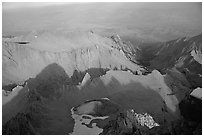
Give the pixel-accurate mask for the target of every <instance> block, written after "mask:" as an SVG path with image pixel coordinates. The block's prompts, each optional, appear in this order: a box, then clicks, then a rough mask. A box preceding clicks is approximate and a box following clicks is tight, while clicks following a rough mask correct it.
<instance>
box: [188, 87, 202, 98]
mask: <svg viewBox="0 0 204 137" xmlns="http://www.w3.org/2000/svg"><path fill="white" fill-rule="evenodd" d="M190 95H191V96H193V97H195V98H198V99H201V100H202V88H196V89H194V90H193V91H192V92H191V94H190Z"/></svg>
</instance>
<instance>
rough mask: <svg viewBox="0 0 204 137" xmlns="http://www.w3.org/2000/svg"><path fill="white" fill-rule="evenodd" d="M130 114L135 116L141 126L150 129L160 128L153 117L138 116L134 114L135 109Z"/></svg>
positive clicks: (144, 114) (145, 114) (147, 115)
mask: <svg viewBox="0 0 204 137" xmlns="http://www.w3.org/2000/svg"><path fill="white" fill-rule="evenodd" d="M130 112H131V113H132V115H134V117H135V119H136V121H137V123H139V124H140V125H141V126H146V127H148V128H149V129H151V128H153V127H157V126H159V124H158V123H156V122H155V121H154V119H153V117H152V116H151V115H149V114H147V113H143V114H138V113H136V112H134V110H133V109H131V110H130Z"/></svg>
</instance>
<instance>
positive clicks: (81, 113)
mask: <svg viewBox="0 0 204 137" xmlns="http://www.w3.org/2000/svg"><path fill="white" fill-rule="evenodd" d="M96 105H101V102H100V101H93V102H89V103H85V104H82V106H79V107H78V108H77V111H74V108H72V109H71V114H72V118H73V119H74V121H75V124H74V128H73V132H72V133H70V134H71V135H99V134H100V133H101V132H103V129H101V128H99V127H97V126H96V123H92V125H91V128H90V127H88V126H86V125H85V124H90V122H91V121H92V120H94V119H106V118H108V117H109V116H104V117H94V116H92V115H88V113H93V112H94V108H95V107H96ZM87 117H88V118H87Z"/></svg>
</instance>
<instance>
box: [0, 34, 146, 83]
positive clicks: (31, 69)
mask: <svg viewBox="0 0 204 137" xmlns="http://www.w3.org/2000/svg"><path fill="white" fill-rule="evenodd" d="M60 36H61V35H59V36H58V35H57V34H55V33H54V34H52V33H51V34H50V33H48V34H47V33H46V34H42V35H39V36H38V38H37V40H35V39H34V40H32V41H31V42H30V43H29V44H19V43H15V42H13V41H9V40H7V39H3V61H2V65H3V84H8V83H16V82H17V83H18V82H22V81H25V80H26V79H28V78H33V77H35V76H36V75H37V74H38V73H39V72H40V71H41V70H42V69H43V68H44V67H46V66H47V65H49V64H52V63H57V64H59V65H60V66H62V67H63V68H64V69H65V71H66V73H67V74H68V75H69V76H71V75H72V74H73V72H74V70H79V71H84V70H87V69H89V68H109V69H113V68H117V69H125V68H128V69H130V70H132V71H138V72H140V70H144V69H142V68H141V67H140V66H139V65H137V64H134V63H132V62H131V61H130V60H129V59H128V58H126V56H125V55H124V54H122V53H121V52H120V50H118V49H114V48H112V46H115V45H116V43H115V42H114V41H113V40H112V39H111V38H107V37H102V36H99V35H97V34H94V33H90V32H88V33H87V34H83V35H79V36H78V38H77V39H82V40H80V42H76V41H77V40H75V37H74V36H76V37H77V35H74V36H72V35H71V36H69V37H68V38H67V39H68V40H67V39H66V38H63V39H64V40H67V41H69V38H70V39H74V40H70V41H71V43H72V44H71V45H72V46H71V45H70V44H69V43H70V41H69V42H67V43H66V42H64V41H63V40H60V39H61V37H63V36H61V37H60ZM53 37H57V38H58V37H59V39H56V38H55V39H54V38H53ZM79 37H81V38H79ZM47 39H51V41H53V40H55V41H56V42H52V44H48V43H49V40H47ZM42 41H44V44H43V42H42ZM72 41H75V42H72ZM46 42H48V43H46ZM60 44H63V47H62V46H60ZM73 45H76V46H73ZM77 46H78V47H77ZM40 47H41V48H40ZM67 47H68V48H67ZM70 47H71V48H70ZM52 48H54V49H53V50H52ZM55 48H58V49H60V50H63V51H58V50H57V49H55Z"/></svg>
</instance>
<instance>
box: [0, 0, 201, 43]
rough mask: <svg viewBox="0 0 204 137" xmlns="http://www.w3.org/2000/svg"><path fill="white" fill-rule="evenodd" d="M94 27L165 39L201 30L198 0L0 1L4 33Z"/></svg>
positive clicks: (141, 36)
mask: <svg viewBox="0 0 204 137" xmlns="http://www.w3.org/2000/svg"><path fill="white" fill-rule="evenodd" d="M86 29H94V30H96V31H100V32H103V33H118V34H120V35H125V36H128V37H132V38H135V37H136V38H141V39H146V40H155V41H167V40H172V39H175V38H178V37H182V36H193V35H198V34H200V33H201V32H202V4H201V3H168V2H166V3H149V2H148V3H142V2H139V3H138V2H135V3H65V2H63V3H50V2H49V3H3V10H2V30H3V34H4V35H18V34H21V33H27V32H29V31H33V30H35V31H50V30H59V31H69V30H86Z"/></svg>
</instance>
